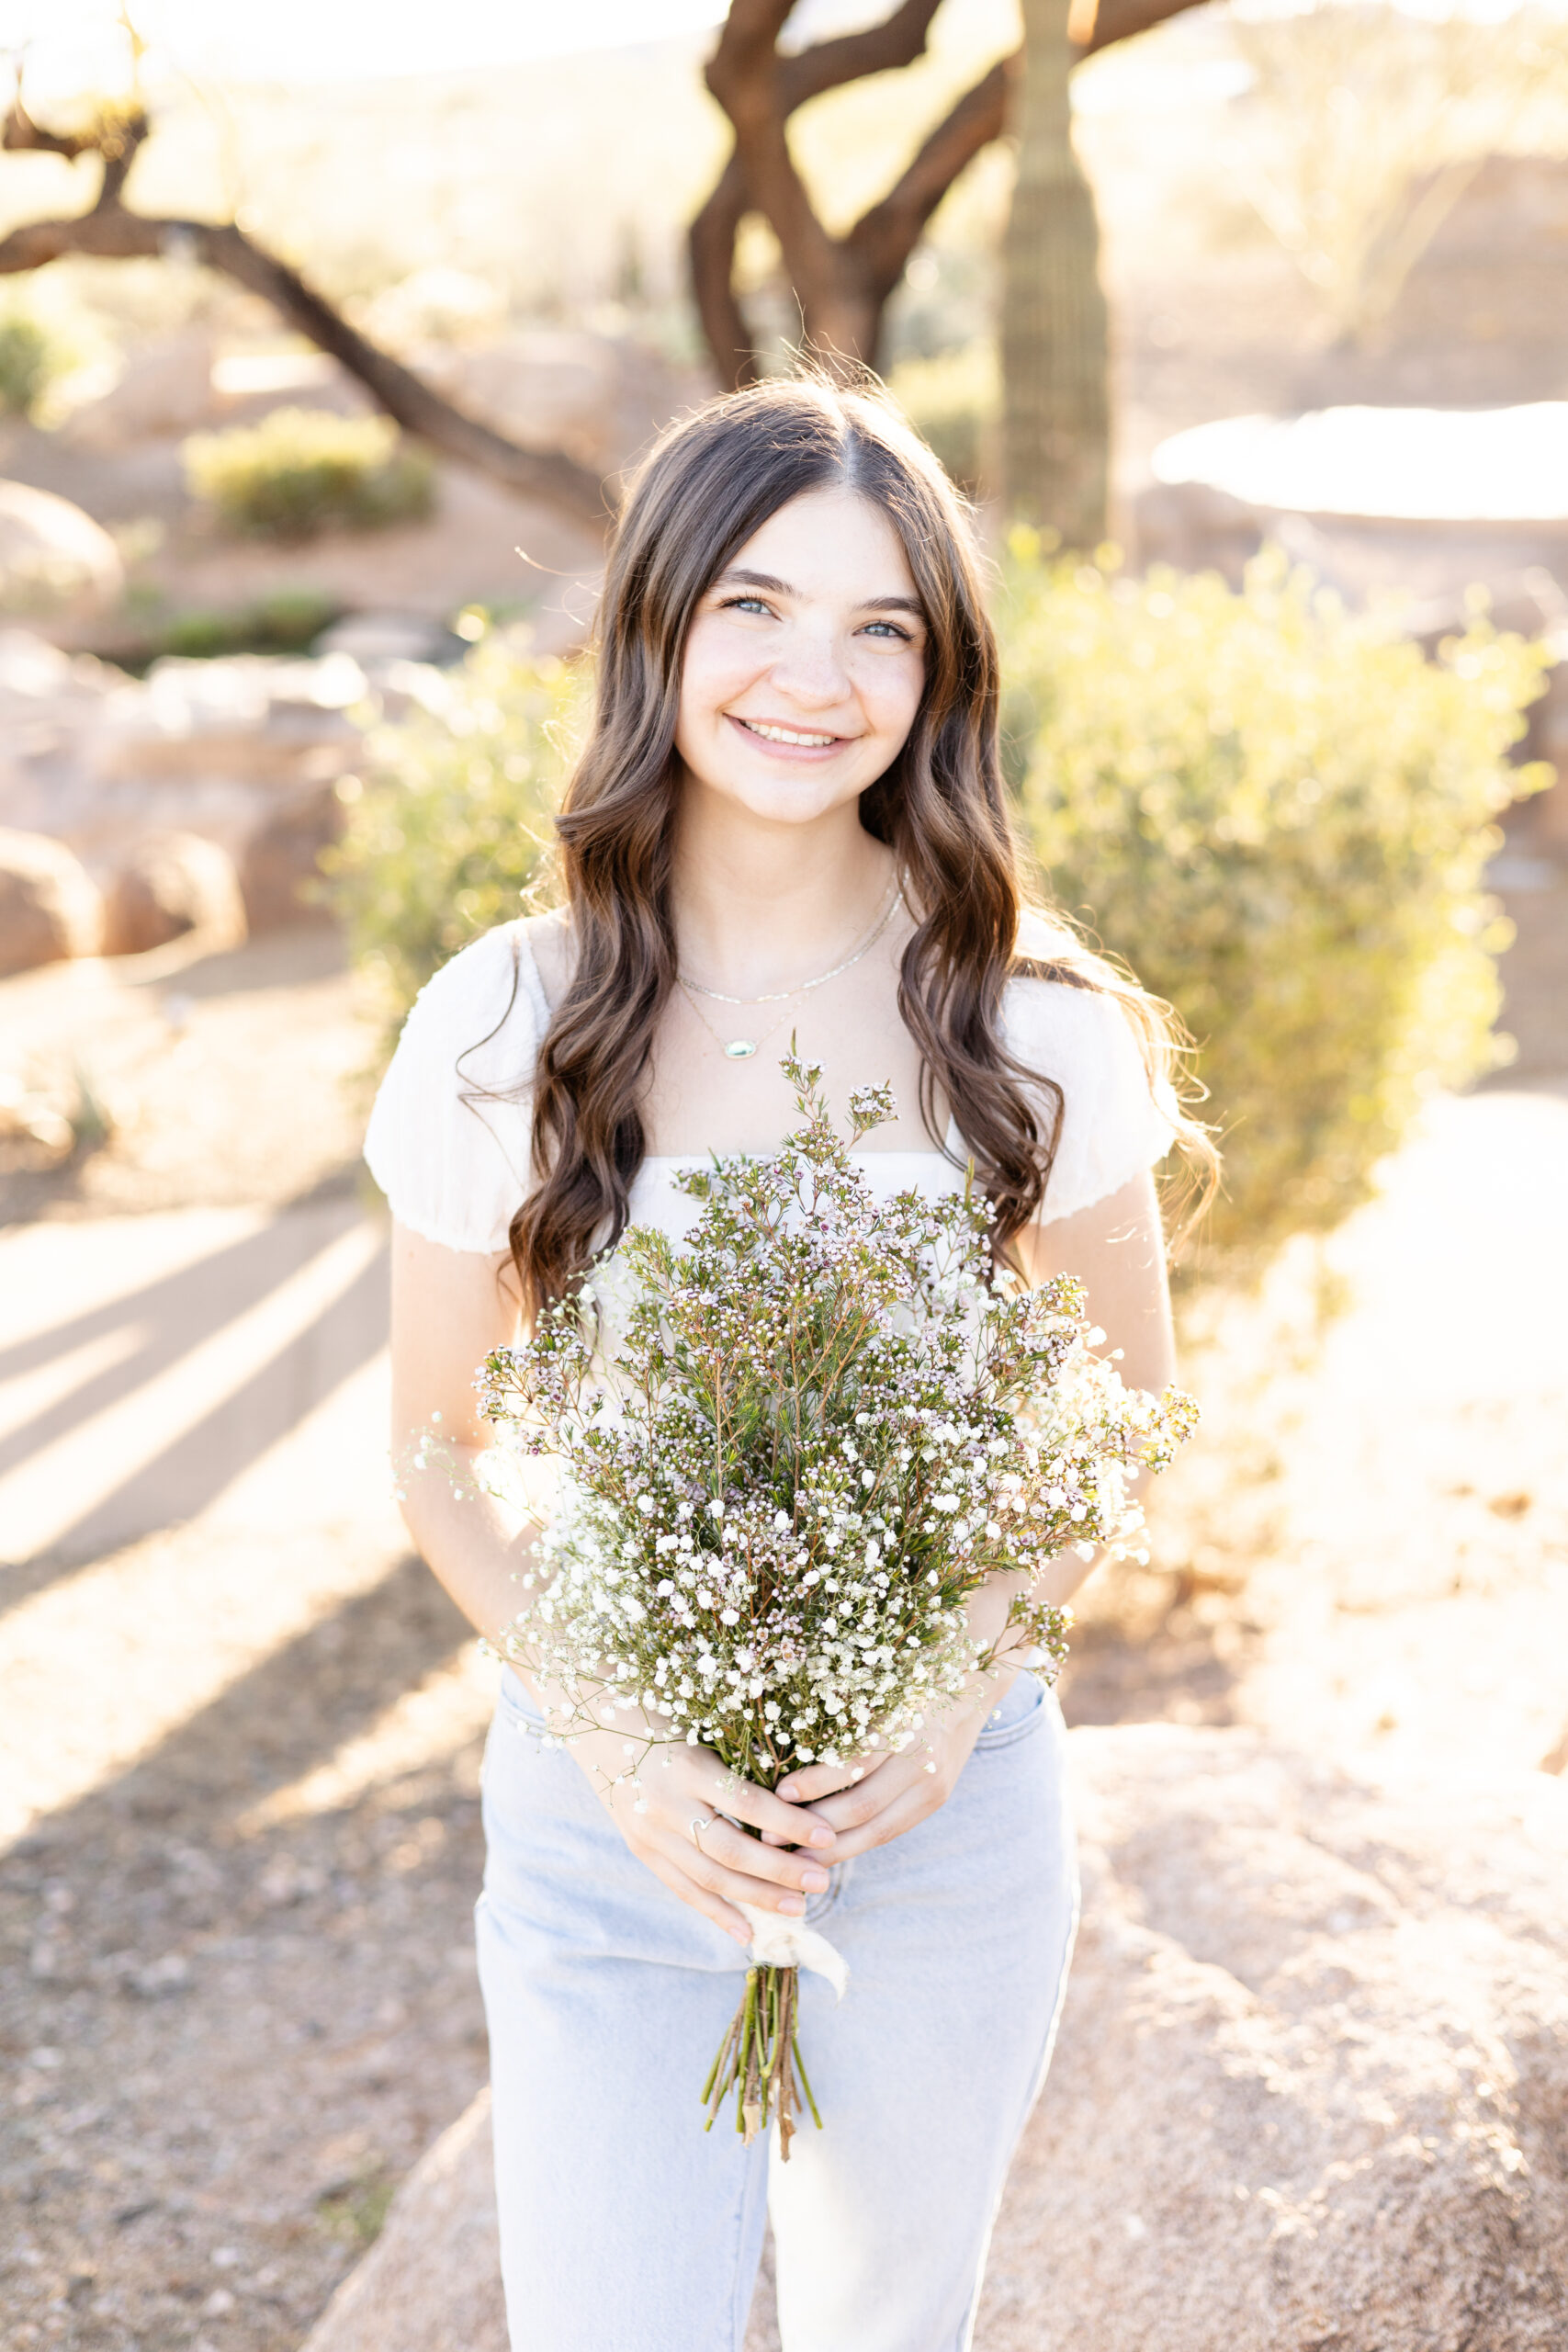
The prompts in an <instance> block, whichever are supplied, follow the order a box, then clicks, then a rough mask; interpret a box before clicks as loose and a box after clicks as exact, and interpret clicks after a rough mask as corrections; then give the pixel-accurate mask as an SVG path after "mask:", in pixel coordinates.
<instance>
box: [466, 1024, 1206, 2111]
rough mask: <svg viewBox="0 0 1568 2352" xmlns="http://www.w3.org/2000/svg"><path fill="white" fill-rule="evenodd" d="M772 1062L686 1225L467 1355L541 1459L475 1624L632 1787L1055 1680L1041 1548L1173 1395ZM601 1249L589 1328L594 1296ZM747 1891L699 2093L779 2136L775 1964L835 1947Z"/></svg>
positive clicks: (821, 1755)
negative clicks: (999, 1607) (663, 1753)
mask: <svg viewBox="0 0 1568 2352" xmlns="http://www.w3.org/2000/svg"><path fill="white" fill-rule="evenodd" d="M784 1070H785V1073H786V1075H787V1076H788V1077H789V1079H790V1080H791V1082H792V1084H793V1086H794V1087H795V1096H796V1103H797V1107H798V1109H799V1112H800V1114H801V1120H802V1125H800V1127H799V1128H798V1129H797V1130H796V1131H795V1133H793V1134H791V1135H790V1136H788V1138H787V1139H786V1141H785V1142H784V1145H783V1147H782V1148H780V1149H779V1150H778V1151H777V1152H776V1153H773V1155H771V1156H769V1157H767V1158H758V1159H752V1158H746V1157H736V1158H732V1159H715V1160H714V1161H713V1163H712V1165H711V1166H709V1167H707V1168H705V1169H694V1170H690V1171H688V1172H686V1173H685V1174H684V1175H683V1176H682V1177H681V1178H679V1179H678V1180H677V1181H678V1182H681V1183H682V1185H683V1187H684V1189H685V1190H686V1191H687V1192H688V1193H691V1194H694V1196H695V1197H696V1198H697V1199H698V1200H699V1201H700V1202H701V1204H702V1206H701V1210H700V1213H699V1216H698V1218H697V1221H696V1224H695V1227H694V1231H693V1232H692V1233H691V1235H690V1237H689V1238H688V1239H687V1240H686V1241H685V1242H684V1244H682V1245H677V1244H676V1243H675V1242H674V1241H672V1240H671V1238H670V1237H669V1236H668V1235H666V1234H664V1233H661V1232H660V1231H658V1230H654V1229H649V1228H646V1227H633V1228H631V1230H629V1231H628V1232H627V1233H626V1235H625V1236H624V1238H623V1239H622V1241H621V1243H620V1246H619V1250H618V1251H617V1252H616V1253H615V1262H614V1264H613V1265H612V1264H609V1263H607V1262H605V1261H601V1265H600V1267H598V1268H595V1269H593V1270H591V1273H590V1277H589V1279H588V1280H587V1281H585V1282H584V1283H582V1284H581V1287H580V1289H579V1290H578V1291H577V1292H576V1293H575V1294H574V1295H572V1296H571V1297H570V1298H568V1299H566V1300H564V1301H562V1302H560V1303H559V1304H558V1305H557V1306H555V1307H554V1308H552V1309H551V1310H550V1311H549V1312H547V1314H546V1315H545V1316H544V1317H541V1319H540V1321H539V1324H538V1326H537V1328H536V1331H535V1333H534V1336H533V1337H532V1339H531V1340H529V1342H528V1344H527V1345H526V1346H525V1347H524V1348H521V1349H517V1350H513V1349H509V1348H502V1349H498V1350H497V1351H495V1353H494V1354H493V1355H491V1357H490V1359H489V1360H488V1362H487V1363H486V1364H485V1367H484V1370H483V1373H482V1374H481V1375H480V1379H479V1387H480V1393H481V1396H482V1397H483V1411H484V1414H485V1417H486V1418H487V1419H489V1420H490V1421H491V1422H492V1423H493V1424H495V1425H496V1427H497V1429H498V1430H499V1431H500V1432H502V1435H503V1440H504V1442H507V1443H509V1444H510V1445H511V1446H512V1447H513V1448H514V1449H516V1450H517V1451H518V1452H521V1453H527V1454H539V1453H552V1454H554V1455H556V1456H557V1457H558V1462H559V1466H560V1485H559V1488H558V1502H557V1507H556V1510H555V1511H554V1515H553V1518H552V1521H551V1523H550V1525H549V1527H548V1528H547V1531H546V1532H545V1533H544V1535H543V1536H542V1538H541V1540H540V1543H539V1545H538V1549H537V1553H536V1565H535V1567H534V1570H533V1572H532V1573H531V1574H529V1575H526V1576H525V1577H524V1578H523V1579H522V1582H523V1588H524V1591H525V1595H526V1599H525V1605H524V1607H523V1609H522V1611H520V1613H519V1614H518V1616H517V1617H516V1618H515V1620H514V1621H513V1623H512V1624H511V1625H510V1626H509V1627H508V1628H507V1629H506V1631H505V1633H504V1634H502V1636H500V1638H499V1644H498V1646H499V1647H500V1648H501V1649H502V1651H503V1652H504V1654H505V1655H507V1656H508V1657H511V1658H513V1660H515V1661H516V1662H518V1663H519V1664H522V1665H525V1667H526V1668H528V1670H529V1672H530V1673H531V1674H532V1675H533V1676H534V1677H535V1678H536V1680H537V1681H538V1683H540V1684H541V1685H543V1686H546V1687H547V1690H548V1691H550V1693H551V1697H550V1702H549V1707H548V1711H547V1724H548V1725H549V1731H548V1734H547V1736H550V1737H553V1738H555V1739H566V1738H570V1736H572V1735H573V1733H574V1732H581V1731H586V1730H590V1729H594V1728H600V1727H602V1726H604V1724H612V1723H614V1722H615V1718H616V1716H617V1715H620V1716H621V1717H622V1718H623V1719H625V1718H627V1717H629V1718H632V1719H633V1721H632V1723H630V1724H628V1725H627V1728H628V1729H630V1730H632V1731H634V1732H635V1735H636V1744H635V1745H634V1746H633V1747H632V1749H631V1753H632V1754H633V1756H634V1757H635V1758H637V1760H636V1761H635V1762H634V1764H633V1765H632V1766H631V1767H630V1768H629V1770H628V1771H627V1773H626V1775H625V1776H623V1777H626V1778H629V1779H630V1780H632V1781H634V1782H635V1783H637V1786H638V1788H639V1789H640V1777H639V1776H640V1773H641V1771H642V1769H643V1766H644V1764H645V1763H646V1761H647V1759H648V1757H649V1753H650V1752H651V1751H652V1749H653V1748H654V1747H657V1746H658V1745H659V1744H660V1743H661V1742H668V1741H676V1740H684V1741H687V1742H689V1743H691V1744H692V1745H696V1744H698V1743H703V1744H705V1746H706V1747H709V1748H711V1749H712V1750H713V1752H714V1754H715V1755H716V1757H717V1758H719V1759H720V1760H721V1761H722V1762H723V1763H724V1764H725V1765H726V1766H727V1767H728V1770H730V1771H731V1772H732V1773H734V1774H737V1775H739V1776H740V1777H742V1778H744V1779H746V1780H749V1781H755V1782H758V1783H760V1784H761V1785H762V1786H763V1787H766V1788H773V1787H775V1786H776V1785H777V1784H778V1782H779V1781H782V1780H783V1779H784V1776H785V1775H786V1773H788V1772H789V1771H790V1770H792V1769H793V1768H794V1767H795V1766H797V1765H803V1764H810V1763H813V1762H823V1763H829V1764H839V1763H840V1762H846V1761H848V1760H850V1759H852V1758H859V1757H863V1756H866V1755H868V1754H870V1753H874V1751H875V1750H877V1749H879V1748H881V1749H885V1750H886V1749H893V1750H901V1749H904V1748H906V1747H908V1746H909V1745H910V1744H911V1743H912V1742H914V1741H916V1740H918V1738H919V1735H920V1732H921V1729H922V1727H923V1726H924V1725H925V1724H926V1723H927V1722H928V1721H929V1719H930V1718H931V1715H932V1714H933V1713H934V1712H935V1711H937V1710H939V1709H940V1708H942V1706H943V1704H944V1703H946V1702H951V1701H953V1700H954V1699H956V1698H957V1696H958V1695H959V1693H960V1692H961V1691H964V1688H965V1685H967V1684H970V1683H971V1681H972V1678H974V1677H975V1676H976V1673H984V1672H985V1671H986V1670H987V1668H992V1667H994V1666H995V1665H996V1663H997V1660H998V1657H999V1656H1000V1655H1001V1654H1002V1653H1003V1652H1004V1651H1007V1650H1012V1652H1013V1653H1014V1656H1015V1657H1016V1656H1017V1654H1018V1652H1019V1651H1020V1649H1022V1650H1024V1651H1027V1652H1032V1654H1033V1659H1032V1662H1035V1663H1037V1664H1041V1665H1043V1670H1044V1671H1045V1673H1046V1675H1047V1677H1048V1679H1055V1672H1056V1670H1057V1668H1058V1667H1059V1664H1060V1661H1061V1659H1062V1657H1064V1655H1065V1653H1066V1630H1067V1626H1068V1623H1069V1619H1068V1616H1067V1613H1066V1611H1063V1610H1061V1609H1057V1608H1055V1607H1053V1606H1051V1605H1050V1604H1049V1603H1048V1602H1046V1601H1044V1600H1042V1599H1041V1598H1039V1596H1038V1595H1037V1593H1036V1592H1035V1591H1034V1590H1033V1589H1032V1588H1033V1585H1034V1581H1035V1579H1037V1578H1038V1577H1039V1575H1040V1573H1041V1571H1042V1569H1043V1567H1044V1566H1045V1565H1046V1563H1047V1562H1048V1561H1049V1560H1050V1559H1051V1558H1052V1557H1053V1555H1055V1554H1056V1553H1057V1552H1058V1551H1060V1550H1061V1549H1062V1548H1063V1546H1064V1545H1066V1544H1084V1545H1094V1544H1101V1543H1107V1544H1111V1545H1112V1546H1113V1547H1122V1546H1124V1545H1125V1544H1126V1543H1127V1541H1128V1539H1129V1538H1130V1537H1131V1536H1132V1535H1133V1534H1134V1532H1135V1530H1136V1528H1137V1526H1138V1524H1139V1522H1140V1516H1141V1514H1140V1512H1139V1510H1138V1508H1137V1506H1136V1504H1135V1502H1134V1500H1133V1498H1131V1496H1130V1495H1129V1492H1128V1485H1129V1479H1130V1477H1131V1476H1132V1475H1133V1474H1134V1472H1136V1471H1138V1470H1144V1469H1148V1470H1157V1469H1160V1468H1162V1467H1163V1466H1164V1465H1165V1464H1167V1463H1168V1461H1169V1459H1170V1458H1171V1454H1172V1452H1173V1450H1174V1448H1175V1447H1176V1445H1177V1444H1178V1443H1179V1442H1180V1441H1181V1439H1183V1438H1184V1437H1185V1436H1186V1435H1187V1434H1188V1433H1189V1431H1190V1429H1191V1427H1192V1425H1193V1423H1194V1421H1195V1419H1196V1408H1195V1407H1194V1405H1193V1403H1192V1401H1191V1399H1190V1398H1189V1397H1184V1396H1182V1395H1181V1394H1180V1393H1179V1392H1178V1391H1176V1390H1168V1392H1167V1393H1166V1395H1165V1396H1163V1397H1159V1398H1156V1397H1149V1396H1146V1395H1144V1394H1142V1393H1141V1392H1138V1391H1135V1390H1129V1389H1127V1388H1125V1387H1123V1385H1122V1382H1121V1380H1120V1378H1119V1377H1118V1375H1117V1374H1116V1372H1115V1370H1114V1369H1113V1367H1112V1366H1111V1364H1110V1363H1106V1362H1105V1361H1103V1360H1102V1359H1101V1358H1100V1357H1097V1356H1096V1355H1095V1354H1094V1353H1093V1352H1092V1351H1091V1342H1098V1341H1100V1340H1103V1337H1104V1334H1103V1333H1101V1332H1094V1333H1092V1334H1091V1333H1089V1332H1088V1331H1087V1330H1086V1329H1085V1319H1084V1313H1083V1294H1082V1290H1081V1288H1080V1286H1079V1285H1078V1284H1077V1283H1076V1282H1074V1281H1072V1280H1070V1279H1066V1278H1057V1279H1055V1280H1054V1281H1052V1282H1049V1283H1045V1284H1044V1285H1043V1286H1042V1287H1041V1288H1040V1289H1037V1290H1032V1291H1031V1290H1027V1289H1025V1288H1023V1287H1022V1286H1021V1284H1019V1283H1016V1282H1014V1281H1012V1280H1011V1279H1010V1278H1009V1277H1007V1276H1005V1275H1003V1276H1001V1277H999V1278H998V1275H997V1273H996V1272H995V1269H994V1268H993V1264H992V1260H991V1252H990V1247H989V1240H988V1232H989V1216H988V1213H987V1206H986V1204H985V1203H984V1201H983V1200H981V1199H979V1198H977V1197H976V1195H975V1193H974V1191H973V1188H972V1185H971V1184H970V1183H967V1182H966V1184H965V1186H964V1190H963V1192H962V1193H952V1194H949V1195H948V1196H946V1197H944V1198H942V1199H938V1200H934V1201H933V1200H928V1199H926V1198H924V1197H922V1195H920V1194H919V1193H916V1192H907V1193H899V1194H898V1195H897V1197H896V1198H894V1199H893V1200H891V1201H888V1202H886V1204H880V1205H879V1204H877V1203H876V1202H875V1201H874V1199H873V1197H872V1195H871V1193H870V1191H869V1189H868V1187H867V1185H866V1183H865V1182H864V1180H863V1176H862V1175H861V1173H860V1171H859V1170H858V1169H857V1168H856V1166H855V1164H854V1161H853V1160H852V1158H851V1156H850V1155H851V1148H852V1145H853V1144H855V1143H857V1142H858V1141H859V1140H860V1138H861V1136H863V1135H864V1134H866V1133H867V1132H868V1131H869V1130H870V1129H871V1128H873V1127H874V1126H876V1125H879V1124H881V1123H882V1122H883V1121H885V1120H886V1119H888V1118H890V1117H891V1116H892V1114H893V1099H892V1094H891V1091H890V1090H889V1089H887V1088H886V1087H879V1088H871V1089H868V1090H865V1091H863V1092H861V1093H859V1094H857V1095H855V1096H854V1097H853V1098H852V1104H851V1119H852V1131H851V1133H850V1136H848V1138H847V1139H846V1138H844V1137H842V1136H840V1134H839V1133H838V1132H837V1130H836V1129H835V1127H834V1125H833V1122H832V1120H831V1118H830V1116H829V1113H828V1109H827V1105H826V1102H825V1100H824V1097H823V1094H822V1091H821V1085H820V1079H821V1073H820V1070H819V1069H818V1068H817V1067H816V1066H814V1065H808V1064H807V1065H803V1064H802V1063H801V1062H799V1061H798V1060H797V1059H796V1058H795V1056H794V1054H793V1052H792V1053H791V1055H790V1056H789V1057H787V1058H786V1059H785V1061H784ZM623 1269H624V1270H625V1274H626V1277H629V1280H628V1282H627V1289H628V1293H629V1296H630V1300H631V1304H630V1306H629V1308H628V1309H627V1310H626V1313H625V1317H624V1330H622V1331H620V1332H618V1333H617V1334H616V1337H615V1345H614V1346H613V1347H609V1346H607V1345H606V1344H605V1340H604V1332H603V1329H602V1328H601V1325H602V1317H601V1308H602V1307H603V1306H605V1304H606V1303H607V1300H608V1298H609V1296H610V1295H611V1293H612V1291H613V1289H614V1286H615V1284H616V1283H619V1282H620V1281H621V1280H622V1279H623V1273H622V1270H623ZM998 1570H1000V1571H1011V1572H1014V1573H1015V1574H1016V1575H1017V1576H1018V1577H1019V1578H1020V1583H1019V1586H1018V1589H1017V1590H1016V1593H1015V1597H1014V1599H1013V1601H1012V1605H1011V1610H1010V1616H1009V1618H1008V1621H1007V1625H1006V1627H1005V1629H1004V1631H1003V1633H1002V1634H1001V1635H1000V1636H999V1637H998V1640H997V1641H996V1642H994V1643H989V1644H987V1643H982V1642H980V1641H978V1640H977V1639H976V1636H975V1634H974V1633H973V1631H972V1629H971V1626H970V1623H969V1621H968V1617H967V1614H966V1611H965V1607H964V1604H965V1602H966V1600H968V1598H969V1596H970V1595H971V1594H972V1593H973V1592H975V1591H976V1589H977V1588H978V1587H979V1586H980V1585H981V1584H982V1583H984V1582H985V1581H986V1579H987V1577H991V1576H993V1575H995V1574H996V1573H997V1572H998ZM639 1749H640V1751H641V1752H640V1755H638V1750H639ZM931 1769H933V1770H934V1767H932V1768H931ZM634 1801H635V1802H637V1803H641V1802H643V1801H644V1800H642V1799H641V1797H640V1795H639V1796H637V1798H636V1799H635V1800H634ZM744 1907H746V1908H747V1916H748V1917H749V1919H750V1923H751V1925H752V1927H753V1929H754V1935H755V1939H754V1941H753V1945H752V1960H753V1965H752V1967H751V1968H750V1970H749V1972H748V1974H747V1979H746V1987H745V1993H744V1996H743V1998H742V2001H741V2003H740V2007H739V2009H738V2011H737V2013H736V2016H735V2018H734V2020H733V2021H732V2023H731V2026H730V2029H729V2031H728V2035H727V2036H726V2038H725V2041H724V2043H723V2045H722V2047H721V2049H720V2051H719V2054H718V2057H717V2059H716V2062H715V2064H714V2067H713V2070H712V2072H711V2074H710V2075H709V2078H708V2081H707V2084H706V2086H705V2089H704V2092H703V2098H704V2100H705V2104H706V2106H707V2108H708V2123H709V2125H710V2126H711V2124H712V2122H713V2120H714V2117H715V2116H716V2114H717V2112H718V2111H719V2109H720V2107H721V2106H722V2105H723V2103H724V2102H725V2100H726V2098H727V2097H728V2093H729V2092H730V2091H731V2090H734V2091H735V2092H736V2094H737V2118H736V2120H737V2129H738V2130H739V2131H741V2132H742V2134H743V2135H744V2137H745V2139H746V2140H747V2141H748V2142H749V2141H750V2140H751V2139H752V2138H753V2137H754V2136H755V2134H756V2133H757V2131H760V2130H762V2129H765V2127H766V2125H767V2123H768V2121H769V2120H770V2119H771V2118H773V2117H776V2119H777V2120H778V2124H779V2130H780V2135H781V2140H782V2143H783V2151H784V2154H785V2156H786V2157H787V2155H788V2152H789V2141H790V2135H791V2132H792V2131H793V2130H794V2128H795V2113H796V2104H797V2097H796V2094H797V2078H798V2087H799V2089H800V2090H801V2091H804V2093H805V2097H806V2100H807V2105H808V2106H809V2108H810V2109H811V2113H812V2115H813V2117H814V2119H815V2120H817V2122H818V2126H820V2120H821V2119H820V2117H819V2116H818V2114H817V2109H816V2103H815V2101H814V2100H813V2098H812V2096H811V2090H810V2085H809V2082H808V2080H807V2075H806V2072H805V2068H804V2065H803V2064H802V2063H801V2059H800V2054H799V2043H798V2037H797V2029H796V2015H797V2011H796V1983H797V1980H796V1970H797V1968H798V1967H799V1966H800V1965H802V1964H804V1965H808V1966H814V1967H818V1968H820V1969H822V1970H823V1972H824V1973H827V1974H829V1976H831V1977H834V1978H835V1981H836V1984H837V1987H838V1989H839V1990H840V1991H841V1990H842V1983H843V1970H842V1962H841V1961H840V1959H839V1956H838V1955H837V1954H836V1953H834V1952H833V1951H832V1950H831V1947H830V1946H829V1945H827V1943H826V1941H825V1939H823V1938H822V1937H821V1936H819V1935H818V1934H816V1933H815V1932H814V1931H813V1930H811V1929H808V1928H803V1927H801V1926H800V1925H798V1924H797V1923H795V1922H792V1921H789V1920H786V1919H784V1918H783V1917H779V1916H778V1915H775V1914H772V1913H767V1912H762V1911H760V1910H757V1911H753V1910H751V1909H750V1906H744Z"/></svg>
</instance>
